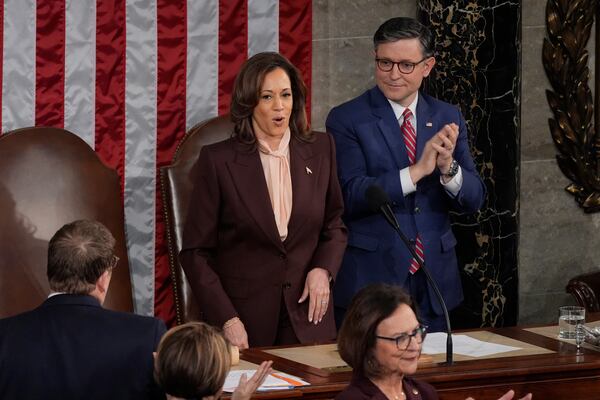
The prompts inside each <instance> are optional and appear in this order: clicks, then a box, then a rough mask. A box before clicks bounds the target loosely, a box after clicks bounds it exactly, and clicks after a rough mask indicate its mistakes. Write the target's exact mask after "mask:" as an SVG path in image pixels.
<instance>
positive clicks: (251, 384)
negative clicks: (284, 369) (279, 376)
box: [231, 361, 273, 400]
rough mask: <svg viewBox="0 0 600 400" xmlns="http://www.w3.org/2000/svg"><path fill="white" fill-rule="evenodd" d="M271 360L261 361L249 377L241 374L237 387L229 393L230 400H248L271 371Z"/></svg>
mask: <svg viewBox="0 0 600 400" xmlns="http://www.w3.org/2000/svg"><path fill="white" fill-rule="evenodd" d="M272 365H273V361H263V362H262V364H260V366H259V367H258V369H257V370H256V372H255V373H254V375H252V377H251V378H250V379H248V378H247V377H246V374H242V376H241V377H240V382H239V383H238V387H237V388H236V389H235V390H234V391H233V393H232V394H231V400H249V399H251V398H252V394H253V393H254V392H255V391H256V389H258V388H259V387H260V385H262V383H263V382H264V381H265V379H266V378H267V376H268V375H269V374H270V373H271V366H272Z"/></svg>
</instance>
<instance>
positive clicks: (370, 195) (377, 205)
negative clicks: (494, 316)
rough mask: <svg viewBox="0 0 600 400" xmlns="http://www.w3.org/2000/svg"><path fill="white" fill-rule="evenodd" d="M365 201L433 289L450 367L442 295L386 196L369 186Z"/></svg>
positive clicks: (449, 339)
mask: <svg viewBox="0 0 600 400" xmlns="http://www.w3.org/2000/svg"><path fill="white" fill-rule="evenodd" d="M365 200H367V203H368V204H369V208H370V209H371V210H372V211H373V212H380V213H382V214H383V216H384V217H385V219H386V221H387V222H388V223H389V224H390V225H391V226H392V228H394V230H395V231H396V233H397V234H398V236H399V237H400V239H401V240H402V242H403V243H404V245H405V246H406V248H407V249H408V251H409V252H410V254H411V255H412V256H413V258H414V259H415V260H417V263H418V264H419V267H420V268H421V269H422V270H423V272H424V273H425V277H426V278H427V282H428V283H429V285H430V286H431V288H432V289H433V291H434V293H435V296H436V297H437V300H438V302H439V303H440V306H441V307H442V311H443V313H444V318H445V319H446V334H447V337H446V365H452V328H451V327H450V314H449V313H448V308H447V307H446V302H445V301H444V298H443V297H442V293H441V292H440V289H439V288H438V285H437V284H436V283H435V281H434V280H433V278H432V277H431V274H430V273H429V270H428V269H427V267H426V266H425V263H424V262H423V260H421V258H420V257H419V256H418V255H417V251H416V250H415V247H414V246H413V245H412V244H411V243H410V241H409V240H408V238H407V237H406V235H404V233H403V232H402V230H401V229H400V224H399V223H398V219H396V215H395V214H394V211H393V210H392V206H391V203H392V202H391V200H390V197H389V196H388V194H387V193H386V192H385V190H383V189H382V188H381V187H380V186H378V185H371V186H369V187H368V188H367V190H366V192H365Z"/></svg>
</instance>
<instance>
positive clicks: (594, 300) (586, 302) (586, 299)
mask: <svg viewBox="0 0 600 400" xmlns="http://www.w3.org/2000/svg"><path fill="white" fill-rule="evenodd" d="M566 291H567V293H570V294H571V295H572V296H573V297H574V298H575V300H576V301H577V304H579V305H580V306H582V307H585V309H586V311H587V312H599V311H600V303H599V302H598V298H599V297H600V272H590V273H587V274H582V275H577V276H575V277H573V278H571V279H570V280H569V283H568V284H567V287H566Z"/></svg>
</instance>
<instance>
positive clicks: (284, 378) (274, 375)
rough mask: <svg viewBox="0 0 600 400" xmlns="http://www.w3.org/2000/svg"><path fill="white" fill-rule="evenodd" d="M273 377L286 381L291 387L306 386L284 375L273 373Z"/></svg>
mask: <svg viewBox="0 0 600 400" xmlns="http://www.w3.org/2000/svg"><path fill="white" fill-rule="evenodd" d="M271 376H272V377H274V378H278V379H281V380H282V381H286V382H287V383H289V384H290V385H293V387H296V386H304V383H302V382H298V381H297V380H295V379H292V378H288V377H286V376H282V375H279V374H276V373H271Z"/></svg>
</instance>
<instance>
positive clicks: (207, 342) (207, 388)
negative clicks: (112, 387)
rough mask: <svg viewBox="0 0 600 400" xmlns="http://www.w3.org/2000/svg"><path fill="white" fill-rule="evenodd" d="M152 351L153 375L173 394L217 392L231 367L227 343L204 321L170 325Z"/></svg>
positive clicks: (196, 395) (188, 395) (198, 396)
mask: <svg viewBox="0 0 600 400" xmlns="http://www.w3.org/2000/svg"><path fill="white" fill-rule="evenodd" d="M156 352H157V354H156V360H155V362H154V379H155V380H156V382H157V383H158V385H159V386H160V387H161V388H162V389H163V390H164V391H165V393H167V394H169V395H171V396H175V397H182V398H186V399H191V398H194V399H201V398H203V397H206V396H213V395H215V394H217V393H219V391H220V390H221V388H222V387H223V384H224V383H225V378H226V377H227V372H229V368H230V367H231V353H230V349H229V344H228V343H227V341H226V340H225V338H224V337H223V335H222V334H221V333H220V332H219V331H218V330H217V329H216V328H214V327H212V326H210V325H208V324H205V323H204V322H188V323H186V324H183V325H179V326H177V327H175V328H172V329H170V330H169V331H168V332H167V333H165V335H164V336H163V337H162V339H161V341H160V343H159V344H158V349H157V350H156Z"/></svg>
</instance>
